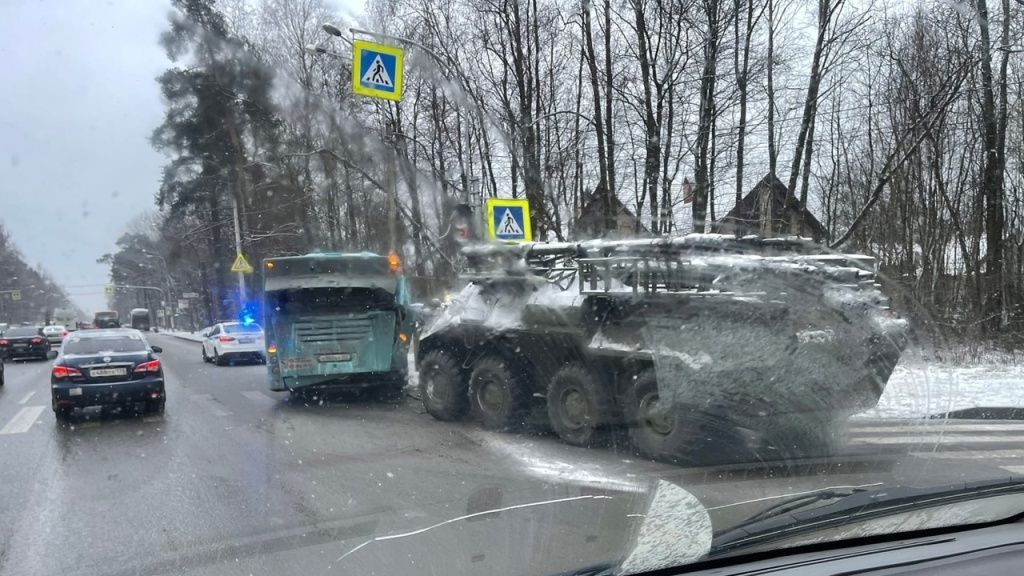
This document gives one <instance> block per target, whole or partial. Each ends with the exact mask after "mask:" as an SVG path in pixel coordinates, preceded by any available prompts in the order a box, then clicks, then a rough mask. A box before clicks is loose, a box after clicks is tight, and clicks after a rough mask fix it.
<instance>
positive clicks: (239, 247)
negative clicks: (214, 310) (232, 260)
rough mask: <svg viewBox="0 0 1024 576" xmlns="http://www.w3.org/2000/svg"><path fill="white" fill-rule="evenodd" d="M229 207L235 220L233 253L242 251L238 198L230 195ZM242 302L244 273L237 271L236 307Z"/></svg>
mask: <svg viewBox="0 0 1024 576" xmlns="http://www.w3.org/2000/svg"><path fill="white" fill-rule="evenodd" d="M232 199H233V201H232V202H231V208H232V211H233V212H234V221H235V255H236V256H237V255H239V254H241V253H242V228H241V226H240V223H239V220H238V198H234V197H232ZM242 302H245V274H244V273H242V272H238V308H239V310H241V308H242Z"/></svg>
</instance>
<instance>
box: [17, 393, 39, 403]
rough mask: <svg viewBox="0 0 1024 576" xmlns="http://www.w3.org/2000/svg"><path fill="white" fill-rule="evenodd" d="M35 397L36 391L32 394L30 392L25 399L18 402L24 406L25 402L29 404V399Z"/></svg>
mask: <svg viewBox="0 0 1024 576" xmlns="http://www.w3.org/2000/svg"><path fill="white" fill-rule="evenodd" d="M34 395H35V390H33V391H32V392H29V393H28V394H25V397H24V398H22V399H21V400H18V404H24V403H25V402H28V400H29V398H31V397H32V396H34Z"/></svg>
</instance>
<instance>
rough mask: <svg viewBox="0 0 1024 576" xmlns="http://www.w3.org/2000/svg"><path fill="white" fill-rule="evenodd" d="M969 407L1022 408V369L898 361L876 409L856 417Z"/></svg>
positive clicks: (913, 415)
mask: <svg viewBox="0 0 1024 576" xmlns="http://www.w3.org/2000/svg"><path fill="white" fill-rule="evenodd" d="M973 407H1024V366H1021V365H1013V364H979V365H976V366H950V365H943V364H928V363H919V362H916V361H912V362H901V363H900V364H899V365H897V366H896V370H895V371H894V372H893V374H892V377H891V378H890V379H889V384H888V385H887V386H886V388H885V392H884V393H883V394H882V398H881V399H880V400H879V401H878V406H877V407H875V408H874V409H872V410H869V411H867V412H864V413H863V414H860V415H859V416H862V417H870V418H920V417H924V416H929V415H932V414H941V413H944V412H949V411H951V410H960V409H963V408H973Z"/></svg>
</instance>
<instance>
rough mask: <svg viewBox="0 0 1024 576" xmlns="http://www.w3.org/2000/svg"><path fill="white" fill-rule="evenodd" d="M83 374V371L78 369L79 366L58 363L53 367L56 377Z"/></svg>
mask: <svg viewBox="0 0 1024 576" xmlns="http://www.w3.org/2000/svg"><path fill="white" fill-rule="evenodd" d="M81 375H82V373H81V372H80V371H79V370H78V368H72V367H70V366H61V365H60V364H57V365H56V366H54V367H53V377H54V378H67V377H69V376H81Z"/></svg>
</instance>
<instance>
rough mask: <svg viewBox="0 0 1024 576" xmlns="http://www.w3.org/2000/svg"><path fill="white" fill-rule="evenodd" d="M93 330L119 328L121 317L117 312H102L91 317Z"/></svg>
mask: <svg viewBox="0 0 1024 576" xmlns="http://www.w3.org/2000/svg"><path fill="white" fill-rule="evenodd" d="M92 327H93V328H120V327H121V317H120V315H119V314H118V313H117V310H103V311H100V312H97V313H96V314H95V315H93V317H92Z"/></svg>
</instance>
